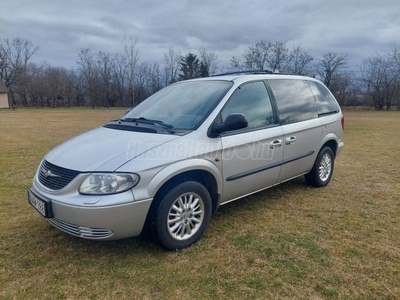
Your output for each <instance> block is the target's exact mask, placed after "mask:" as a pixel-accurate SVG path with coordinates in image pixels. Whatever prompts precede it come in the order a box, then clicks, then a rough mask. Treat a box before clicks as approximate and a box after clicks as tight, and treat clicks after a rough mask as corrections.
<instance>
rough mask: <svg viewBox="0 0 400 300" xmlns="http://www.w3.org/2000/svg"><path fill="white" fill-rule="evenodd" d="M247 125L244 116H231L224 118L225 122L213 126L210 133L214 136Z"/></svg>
mask: <svg viewBox="0 0 400 300" xmlns="http://www.w3.org/2000/svg"><path fill="white" fill-rule="evenodd" d="M247 125H248V122H247V118H246V116H245V115H244V114H231V115H229V116H228V117H227V118H226V120H225V122H222V123H216V124H214V126H213V127H212V133H213V134H214V135H216V134H220V133H223V132H226V131H232V130H238V129H242V128H246V127H247Z"/></svg>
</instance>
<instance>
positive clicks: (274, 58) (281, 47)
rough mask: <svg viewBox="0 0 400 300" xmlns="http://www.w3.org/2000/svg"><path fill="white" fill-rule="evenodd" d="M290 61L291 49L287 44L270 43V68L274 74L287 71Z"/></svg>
mask: <svg viewBox="0 0 400 300" xmlns="http://www.w3.org/2000/svg"><path fill="white" fill-rule="evenodd" d="M288 60H289V49H288V48H287V46H286V43H285V42H279V41H277V42H275V43H269V51H268V56H267V65H268V68H269V69H270V70H271V71H273V72H280V71H285V70H286V68H287V64H288Z"/></svg>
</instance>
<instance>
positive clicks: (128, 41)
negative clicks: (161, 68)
mask: <svg viewBox="0 0 400 300" xmlns="http://www.w3.org/2000/svg"><path fill="white" fill-rule="evenodd" d="M124 52H125V56H126V61H127V65H128V72H127V73H128V82H127V84H128V91H129V98H130V100H131V105H132V106H135V105H136V104H137V102H136V101H135V72H136V68H137V65H138V63H139V50H137V39H134V38H133V37H129V38H128V37H126V36H125V38H124Z"/></svg>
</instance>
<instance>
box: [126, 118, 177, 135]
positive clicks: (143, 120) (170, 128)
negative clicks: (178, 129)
mask: <svg viewBox="0 0 400 300" xmlns="http://www.w3.org/2000/svg"><path fill="white" fill-rule="evenodd" d="M118 121H122V122H137V123H143V124H151V125H159V126H161V127H163V128H164V129H166V130H167V131H168V132H169V133H175V129H174V126H172V125H170V124H167V123H164V122H163V121H160V120H153V119H146V118H144V117H140V118H123V119H119V120H118Z"/></svg>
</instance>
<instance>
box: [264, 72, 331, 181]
mask: <svg viewBox="0 0 400 300" xmlns="http://www.w3.org/2000/svg"><path fill="white" fill-rule="evenodd" d="M268 85H269V86H270V88H271V90H272V93H273V95H274V99H275V101H276V105H277V112H278V118H279V123H280V124H281V126H282V130H283V134H284V135H283V161H282V169H281V172H280V176H279V179H278V181H279V182H282V181H285V180H289V179H291V178H294V177H296V176H299V175H301V174H304V173H307V172H309V171H310V170H311V168H312V166H313V164H314V161H315V158H316V156H317V155H318V151H319V146H320V142H321V140H322V137H323V130H322V128H321V125H320V120H319V119H318V113H317V107H316V103H315V99H314V96H313V94H312V92H311V89H310V87H309V85H308V84H307V82H306V81H304V80H301V79H270V80H268Z"/></svg>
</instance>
